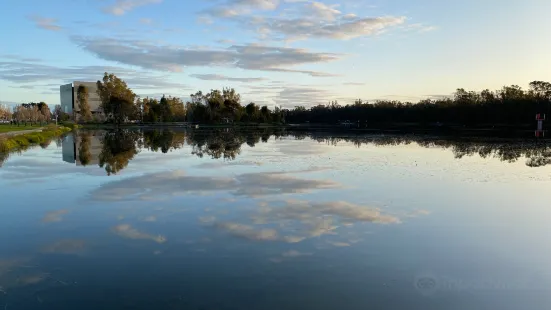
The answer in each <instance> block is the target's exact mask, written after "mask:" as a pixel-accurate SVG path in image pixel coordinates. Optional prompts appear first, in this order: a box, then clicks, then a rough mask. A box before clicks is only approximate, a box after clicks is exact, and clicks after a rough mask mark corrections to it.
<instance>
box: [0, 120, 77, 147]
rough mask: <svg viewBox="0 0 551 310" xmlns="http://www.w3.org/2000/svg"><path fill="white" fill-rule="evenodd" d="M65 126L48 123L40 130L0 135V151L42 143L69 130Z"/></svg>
mask: <svg viewBox="0 0 551 310" xmlns="http://www.w3.org/2000/svg"><path fill="white" fill-rule="evenodd" d="M70 131H71V129H70V128H67V127H61V126H55V125H50V126H48V127H46V128H44V130H42V131H41V132H32V133H25V134H20V135H15V136H11V137H5V136H0V153H7V152H10V151H13V150H21V149H25V148H27V147H29V146H31V145H44V144H45V143H48V144H49V142H50V141H51V140H52V139H53V138H56V137H59V136H62V135H63V134H65V133H67V132H70Z"/></svg>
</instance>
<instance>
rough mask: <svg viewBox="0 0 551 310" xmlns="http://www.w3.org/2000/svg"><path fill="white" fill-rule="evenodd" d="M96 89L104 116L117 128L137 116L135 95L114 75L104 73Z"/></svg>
mask: <svg viewBox="0 0 551 310" xmlns="http://www.w3.org/2000/svg"><path fill="white" fill-rule="evenodd" d="M97 88H98V90H97V93H98V96H99V97H100V99H101V107H102V109H103V111H104V113H105V115H106V116H107V118H108V119H110V120H112V121H113V122H114V123H115V124H116V125H117V126H118V125H120V124H121V123H123V122H124V121H126V120H128V119H131V118H135V117H136V116H137V114H138V109H137V107H136V105H135V99H136V94H134V92H133V91H132V90H131V89H130V88H128V86H127V85H126V82H124V81H123V80H121V79H119V78H118V77H117V76H115V75H114V74H108V73H107V72H106V73H105V74H104V76H103V82H102V81H98V82H97Z"/></svg>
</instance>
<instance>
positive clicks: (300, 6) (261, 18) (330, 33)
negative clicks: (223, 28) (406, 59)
mask: <svg viewBox="0 0 551 310" xmlns="http://www.w3.org/2000/svg"><path fill="white" fill-rule="evenodd" d="M285 2H286V3H287V6H288V7H286V8H285V9H284V10H281V11H280V12H281V13H280V14H270V15H259V13H258V12H257V11H258V10H270V11H271V10H275V9H276V8H278V4H279V2H278V1H229V2H226V3H225V4H219V3H216V4H215V5H214V6H213V7H212V8H210V9H207V10H206V11H204V12H203V14H204V15H205V16H208V17H209V18H210V19H211V22H214V21H213V20H212V19H213V18H222V19H228V20H231V21H234V22H236V23H237V24H238V25H239V26H241V27H242V28H243V29H247V30H252V31H255V32H256V34H257V35H258V37H259V38H260V39H268V40H275V41H279V40H284V41H297V40H306V39H332V40H350V39H354V38H359V37H367V36H373V35H377V34H380V33H382V32H384V31H386V30H388V29H390V28H393V27H396V26H399V25H403V24H405V22H406V17H405V16H376V17H360V16H358V15H357V14H354V13H343V12H341V11H340V10H338V9H337V7H338V5H327V4H325V3H322V2H318V1H285ZM243 3H245V5H244V4H243ZM255 4H256V5H255ZM255 10H256V11H255Z"/></svg>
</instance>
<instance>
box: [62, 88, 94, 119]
mask: <svg viewBox="0 0 551 310" xmlns="http://www.w3.org/2000/svg"><path fill="white" fill-rule="evenodd" d="M80 85H84V86H86V87H87V88H88V104H89V105H90V110H91V111H92V115H98V114H99V115H101V114H102V111H101V99H100V97H99V96H98V94H97V92H96V91H97V86H96V83H94V82H80V81H74V82H73V83H70V84H65V85H61V86H60V87H59V97H60V102H61V109H62V110H63V112H65V113H67V114H69V115H71V118H73V119H75V118H76V119H78V118H79V113H80V109H79V108H78V102H77V91H78V87H79V86H80Z"/></svg>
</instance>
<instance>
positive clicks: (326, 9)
mask: <svg viewBox="0 0 551 310" xmlns="http://www.w3.org/2000/svg"><path fill="white" fill-rule="evenodd" d="M306 8H307V10H308V12H307V14H309V15H310V16H311V17H312V18H314V19H318V20H327V21H334V20H335V19H336V18H337V16H338V15H340V14H341V11H339V10H336V9H334V8H333V7H331V6H328V5H326V4H325V3H322V2H315V1H313V2H309V3H307V4H306Z"/></svg>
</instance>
